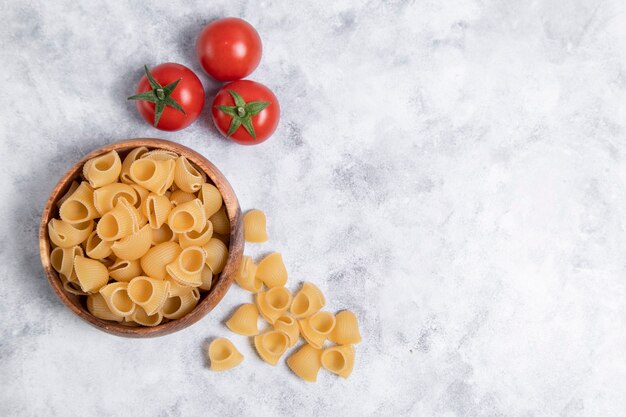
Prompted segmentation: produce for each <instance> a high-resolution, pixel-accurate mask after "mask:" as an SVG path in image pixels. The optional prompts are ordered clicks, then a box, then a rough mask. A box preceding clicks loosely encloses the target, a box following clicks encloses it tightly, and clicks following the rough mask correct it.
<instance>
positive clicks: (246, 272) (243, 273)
mask: <svg viewBox="0 0 626 417" xmlns="http://www.w3.org/2000/svg"><path fill="white" fill-rule="evenodd" d="M256 270H257V266H256V264H255V263H254V261H253V260H252V258H251V257H250V256H244V257H243V259H242V260H241V263H240V264H239V268H237V272H236V273H235V282H236V283H237V284H238V285H239V286H240V287H241V288H243V289H244V290H247V291H250V292H252V293H258V292H259V291H261V290H262V289H263V281H261V280H260V279H259V278H257V277H256Z"/></svg>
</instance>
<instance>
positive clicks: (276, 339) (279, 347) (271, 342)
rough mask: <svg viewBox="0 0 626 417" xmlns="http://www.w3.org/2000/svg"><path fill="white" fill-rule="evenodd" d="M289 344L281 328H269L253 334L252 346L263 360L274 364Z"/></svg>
mask: <svg viewBox="0 0 626 417" xmlns="http://www.w3.org/2000/svg"><path fill="white" fill-rule="evenodd" d="M288 346H289V338H288V337H287V335H286V334H285V333H284V332H283V331H281V330H270V331H269V332H267V333H263V334H262V335H259V336H254V347H255V348H256V351H257V353H258V354H259V356H260V357H261V359H263V360H264V361H265V362H267V363H269V364H270V365H276V364H277V363H278V360H279V359H280V357H281V356H282V355H283V353H285V351H286V350H287V347H288Z"/></svg>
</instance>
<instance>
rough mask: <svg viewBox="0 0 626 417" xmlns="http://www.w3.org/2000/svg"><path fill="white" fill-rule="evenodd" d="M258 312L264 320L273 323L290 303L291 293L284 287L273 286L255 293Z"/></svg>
mask: <svg viewBox="0 0 626 417" xmlns="http://www.w3.org/2000/svg"><path fill="white" fill-rule="evenodd" d="M256 304H257V307H258V308H259V313H260V314H261V316H263V318H264V319H265V320H267V321H268V322H270V323H272V324H274V322H276V320H277V319H278V318H279V317H280V316H282V315H283V313H284V312H285V311H287V309H288V308H289V305H290V304H291V293H289V290H287V288H285V287H274V288H270V289H269V290H267V291H264V292H260V293H258V294H257V295H256Z"/></svg>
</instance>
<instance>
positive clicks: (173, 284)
mask: <svg viewBox="0 0 626 417" xmlns="http://www.w3.org/2000/svg"><path fill="white" fill-rule="evenodd" d="M165 280H166V281H167V282H169V283H170V289H169V291H168V292H167V295H168V297H174V296H177V295H183V294H187V293H188V292H190V291H191V290H193V289H195V288H196V287H191V286H189V285H182V284H180V283H179V282H178V281H176V280H175V279H174V278H172V277H170V276H168V277H167V278H165Z"/></svg>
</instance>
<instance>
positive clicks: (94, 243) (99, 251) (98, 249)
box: [85, 230, 113, 259]
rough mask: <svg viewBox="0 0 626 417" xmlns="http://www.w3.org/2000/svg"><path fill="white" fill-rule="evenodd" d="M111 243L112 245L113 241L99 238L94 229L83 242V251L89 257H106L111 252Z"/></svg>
mask: <svg viewBox="0 0 626 417" xmlns="http://www.w3.org/2000/svg"><path fill="white" fill-rule="evenodd" d="M111 245H113V242H106V241H104V240H102V239H100V236H98V233H97V232H96V231H95V230H94V231H93V232H91V234H90V235H89V237H88V238H87V241H86V242H85V252H86V253H87V256H89V257H90V258H91V259H102V258H106V257H107V256H109V255H110V254H111Z"/></svg>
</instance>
